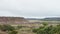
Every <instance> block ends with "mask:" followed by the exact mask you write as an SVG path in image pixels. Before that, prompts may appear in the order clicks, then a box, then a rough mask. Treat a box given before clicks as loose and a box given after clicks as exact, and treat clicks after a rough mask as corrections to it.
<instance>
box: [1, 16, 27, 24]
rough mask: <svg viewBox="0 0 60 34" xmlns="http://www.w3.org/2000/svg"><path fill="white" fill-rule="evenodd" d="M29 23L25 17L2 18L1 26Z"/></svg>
mask: <svg viewBox="0 0 60 34" xmlns="http://www.w3.org/2000/svg"><path fill="white" fill-rule="evenodd" d="M25 22H27V20H26V19H25V18H24V17H0V24H22V23H25Z"/></svg>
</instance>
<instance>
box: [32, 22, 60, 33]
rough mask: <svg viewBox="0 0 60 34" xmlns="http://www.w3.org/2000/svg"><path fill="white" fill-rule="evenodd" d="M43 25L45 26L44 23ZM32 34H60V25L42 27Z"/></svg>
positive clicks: (34, 30)
mask: <svg viewBox="0 0 60 34" xmlns="http://www.w3.org/2000/svg"><path fill="white" fill-rule="evenodd" d="M44 25H46V23H44ZM33 32H34V33H37V34H60V25H57V26H52V25H50V26H48V25H47V26H43V27H39V28H37V29H33Z"/></svg>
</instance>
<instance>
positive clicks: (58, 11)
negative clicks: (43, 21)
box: [0, 0, 60, 17]
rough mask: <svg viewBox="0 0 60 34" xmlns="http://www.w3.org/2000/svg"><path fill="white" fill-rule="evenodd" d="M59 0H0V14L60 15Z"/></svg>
mask: <svg viewBox="0 0 60 34" xmlns="http://www.w3.org/2000/svg"><path fill="white" fill-rule="evenodd" d="M59 1H60V0H0V16H24V17H40V16H60V2H59Z"/></svg>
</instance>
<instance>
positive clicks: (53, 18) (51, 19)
mask: <svg viewBox="0 0 60 34" xmlns="http://www.w3.org/2000/svg"><path fill="white" fill-rule="evenodd" d="M26 19H27V20H43V21H60V17H46V18H43V19H40V18H26Z"/></svg>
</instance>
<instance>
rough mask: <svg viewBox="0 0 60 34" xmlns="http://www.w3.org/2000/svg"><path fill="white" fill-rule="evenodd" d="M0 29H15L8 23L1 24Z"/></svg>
mask: <svg viewBox="0 0 60 34" xmlns="http://www.w3.org/2000/svg"><path fill="white" fill-rule="evenodd" d="M0 30H1V31H13V30H15V28H14V27H12V26H10V25H1V26H0Z"/></svg>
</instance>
